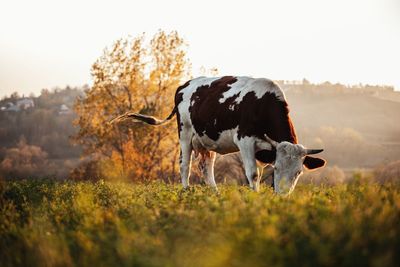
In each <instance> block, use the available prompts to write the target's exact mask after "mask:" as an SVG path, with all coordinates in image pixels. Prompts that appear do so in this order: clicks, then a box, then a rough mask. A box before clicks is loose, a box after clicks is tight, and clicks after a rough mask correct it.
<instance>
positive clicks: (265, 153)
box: [256, 150, 276, 164]
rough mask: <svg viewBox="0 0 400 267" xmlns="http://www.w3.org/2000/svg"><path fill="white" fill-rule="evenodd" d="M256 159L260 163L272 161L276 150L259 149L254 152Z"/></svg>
mask: <svg viewBox="0 0 400 267" xmlns="http://www.w3.org/2000/svg"><path fill="white" fill-rule="evenodd" d="M256 159H257V160H258V161H261V162H262V163H266V164H267V163H273V162H274V161H275V159H276V150H272V151H271V150H260V151H257V152H256Z"/></svg>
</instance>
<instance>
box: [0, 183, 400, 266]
mask: <svg viewBox="0 0 400 267" xmlns="http://www.w3.org/2000/svg"><path fill="white" fill-rule="evenodd" d="M0 209H1V211H0V257H1V259H0V260H1V261H0V265H1V266H92V267H93V266H96V267H98V266H399V263H400V187H399V186H395V185H377V184H364V183H360V182H353V183H351V184H348V185H341V186H336V187H331V188H327V187H326V188H324V187H313V186H304V185H303V186H301V185H300V186H298V187H297V188H296V190H295V191H294V193H293V194H292V195H291V196H290V197H280V196H276V195H274V194H273V193H272V191H271V190H270V189H269V188H263V190H262V191H261V192H260V193H254V192H252V191H250V190H249V189H248V188H246V187H239V186H224V185H220V193H219V194H216V193H215V192H213V191H212V190H211V189H209V188H207V187H205V186H204V187H200V186H195V187H193V188H191V189H190V190H189V191H182V190H181V187H180V186H179V185H166V184H163V183H158V182H154V183H150V184H146V185H144V184H139V185H137V184H136V185H135V184H125V183H108V182H102V181H100V182H97V183H89V182H50V181H19V182H2V183H1V187H0Z"/></svg>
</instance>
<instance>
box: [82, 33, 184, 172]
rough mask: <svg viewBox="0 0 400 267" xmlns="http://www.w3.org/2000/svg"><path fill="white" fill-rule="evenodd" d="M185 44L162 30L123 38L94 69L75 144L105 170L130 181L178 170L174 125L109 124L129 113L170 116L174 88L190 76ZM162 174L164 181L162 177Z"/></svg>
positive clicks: (96, 63)
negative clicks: (98, 157)
mask: <svg viewBox="0 0 400 267" xmlns="http://www.w3.org/2000/svg"><path fill="white" fill-rule="evenodd" d="M185 46H186V45H185V42H184V40H183V39H182V38H181V37H180V36H179V35H178V33H177V32H171V33H165V32H163V31H159V32H158V33H156V34H155V35H154V36H153V37H152V38H151V40H150V41H147V39H146V38H145V35H144V34H143V35H140V36H138V37H136V38H128V39H120V40H118V41H116V42H115V43H114V45H113V46H112V47H111V48H110V49H108V48H107V49H105V50H104V53H103V55H102V56H101V57H100V58H98V59H97V60H96V62H95V63H94V64H93V66H92V77H93V86H92V87H90V88H89V89H87V90H86V91H85V96H84V97H81V98H79V99H78V100H77V103H76V105H75V110H76V112H77V114H78V118H77V120H76V121H75V124H76V125H77V126H79V132H78V134H77V135H76V136H75V141H76V142H78V143H80V144H82V145H83V146H84V148H85V152H86V153H87V154H91V153H96V154H97V155H101V156H102V158H103V163H104V164H103V169H104V170H113V171H114V173H113V174H114V175H122V176H127V177H129V178H130V179H151V178H154V177H159V178H165V177H167V176H170V175H171V174H172V175H173V174H174V172H175V171H176V159H177V155H178V145H177V138H176V136H175V135H176V134H175V133H176V126H175V123H170V124H168V125H166V126H163V127H159V128H156V127H149V126H145V125H143V124H140V123H129V122H125V123H120V124H118V125H110V124H108V122H109V121H110V120H111V119H112V118H114V117H116V116H118V115H120V114H123V113H125V112H127V111H135V112H140V113H144V114H149V115H154V116H157V117H165V116H167V115H168V114H169V113H170V112H171V110H172V108H173V106H174V101H173V100H174V93H175V90H176V88H177V87H178V86H179V85H180V84H181V83H182V82H183V81H184V80H185V79H187V78H188V77H189V70H190V64H189V62H188V60H187V58H186V52H185ZM160 176H161V177H160Z"/></svg>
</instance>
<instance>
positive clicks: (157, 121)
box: [109, 107, 177, 125]
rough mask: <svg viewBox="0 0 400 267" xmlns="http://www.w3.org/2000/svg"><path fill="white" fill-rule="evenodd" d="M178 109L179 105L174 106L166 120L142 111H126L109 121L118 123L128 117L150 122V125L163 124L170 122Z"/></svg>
mask: <svg viewBox="0 0 400 267" xmlns="http://www.w3.org/2000/svg"><path fill="white" fill-rule="evenodd" d="M176 111H177V107H174V109H173V110H172V111H171V114H169V116H168V117H167V118H166V119H164V120H160V119H157V118H156V117H153V116H149V115H144V114H140V113H135V112H126V113H125V114H122V115H120V116H118V117H116V118H114V119H112V120H111V121H110V122H109V123H110V124H113V123H118V122H121V121H124V120H126V119H132V120H134V121H142V122H144V123H147V124H150V125H162V124H165V123H167V122H169V121H170V120H171V119H172V118H173V117H174V116H175V114H176Z"/></svg>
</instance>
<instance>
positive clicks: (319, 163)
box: [303, 156, 326, 170]
mask: <svg viewBox="0 0 400 267" xmlns="http://www.w3.org/2000/svg"><path fill="white" fill-rule="evenodd" d="M303 164H304V166H305V167H306V168H307V169H309V170H313V169H317V168H321V167H323V166H325V164H326V161H325V160H324V159H320V158H314V157H310V156H306V158H305V159H304V162H303Z"/></svg>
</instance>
